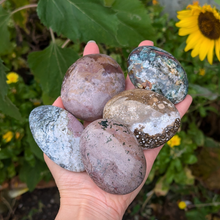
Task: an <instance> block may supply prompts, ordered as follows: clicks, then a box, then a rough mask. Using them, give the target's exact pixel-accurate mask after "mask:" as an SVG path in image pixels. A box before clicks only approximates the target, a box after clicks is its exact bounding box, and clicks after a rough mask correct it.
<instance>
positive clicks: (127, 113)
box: [103, 89, 180, 148]
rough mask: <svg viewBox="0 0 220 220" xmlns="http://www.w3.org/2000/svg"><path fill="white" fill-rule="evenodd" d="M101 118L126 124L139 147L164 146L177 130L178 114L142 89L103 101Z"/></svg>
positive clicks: (162, 97) (164, 102) (154, 94)
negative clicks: (104, 102) (105, 102)
mask: <svg viewBox="0 0 220 220" xmlns="http://www.w3.org/2000/svg"><path fill="white" fill-rule="evenodd" d="M103 117H104V118H110V119H114V120H115V121H118V122H119V123H123V124H125V125H127V126H128V127H129V128H130V129H131V131H132V132H134V134H135V136H136V138H137V140H138V142H139V144H140V145H141V146H142V147H143V148H155V147H159V146H161V145H162V144H164V143H166V142H167V141H168V140H169V139H171V138H172V137H173V136H174V135H175V133H176V132H177V131H178V128H179V126H180V114H179V112H178V110H177V109H176V107H175V106H174V104H173V103H172V102H170V101H169V100H168V99H166V98H165V97H164V96H162V95H160V94H158V93H155V92H152V91H150V90H144V89H134V90H127V91H124V92H121V93H119V94H118V95H116V96H114V97H113V98H112V99H111V100H109V101H108V102H107V104H106V105H105V108H104V112H103Z"/></svg>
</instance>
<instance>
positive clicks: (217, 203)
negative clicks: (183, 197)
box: [190, 202, 220, 208]
mask: <svg viewBox="0 0 220 220" xmlns="http://www.w3.org/2000/svg"><path fill="white" fill-rule="evenodd" d="M218 205H220V202H213V203H205V204H192V205H190V208H194V207H206V206H218Z"/></svg>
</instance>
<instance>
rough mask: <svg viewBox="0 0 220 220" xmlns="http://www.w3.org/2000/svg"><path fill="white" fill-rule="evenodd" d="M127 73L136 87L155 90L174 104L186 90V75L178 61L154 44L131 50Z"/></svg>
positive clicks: (181, 98)
mask: <svg viewBox="0 0 220 220" xmlns="http://www.w3.org/2000/svg"><path fill="white" fill-rule="evenodd" d="M128 74H129V77H130V79H131V82H132V83H133V84H134V86H135V87H136V88H141V89H147V90H152V91H154V92H157V93H159V94H161V95H163V96H165V97H166V98H167V99H169V100H170V101H171V102H172V103H174V104H177V103H179V102H181V101H182V100H183V99H184V98H185V96H186V95H187V92H188V80H187V75H186V73H185V71H184V69H183V67H182V66H181V64H180V63H179V61H178V60H176V59H175V58H174V57H173V55H171V54H170V53H168V52H166V51H164V50H162V49H159V48H157V47H154V46H142V47H138V48H136V49H134V50H133V51H132V52H131V54H130V55H129V58H128Z"/></svg>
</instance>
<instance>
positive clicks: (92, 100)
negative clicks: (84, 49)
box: [61, 54, 125, 121]
mask: <svg viewBox="0 0 220 220" xmlns="http://www.w3.org/2000/svg"><path fill="white" fill-rule="evenodd" d="M124 89H125V78H124V74H123V72H122V70H121V67H120V66H119V64H118V63H117V62H116V61H115V60H114V59H112V58H111V57H109V56H107V55H104V54H90V55H87V56H83V57H81V58H80V59H78V60H77V61H76V62H75V63H74V64H73V65H72V66H71V67H70V68H69V69H68V71H67V73H66V75H65V77H64V80H63V84H62V89H61V99H62V101H63V105H64V107H65V109H67V110H68V111H69V112H71V113H72V114H73V115H74V116H75V117H77V118H80V119H82V120H86V121H94V120H96V119H98V118H102V113H103V108H104V106H105V104H106V102H107V101H108V100H109V99H111V98H112V97H113V96H114V95H116V94H117V93H119V92H121V91H124Z"/></svg>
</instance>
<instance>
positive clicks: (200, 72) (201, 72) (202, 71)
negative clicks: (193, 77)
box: [199, 68, 205, 76]
mask: <svg viewBox="0 0 220 220" xmlns="http://www.w3.org/2000/svg"><path fill="white" fill-rule="evenodd" d="M199 75H200V76H204V75H205V69H203V68H202V69H200V70H199Z"/></svg>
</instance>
